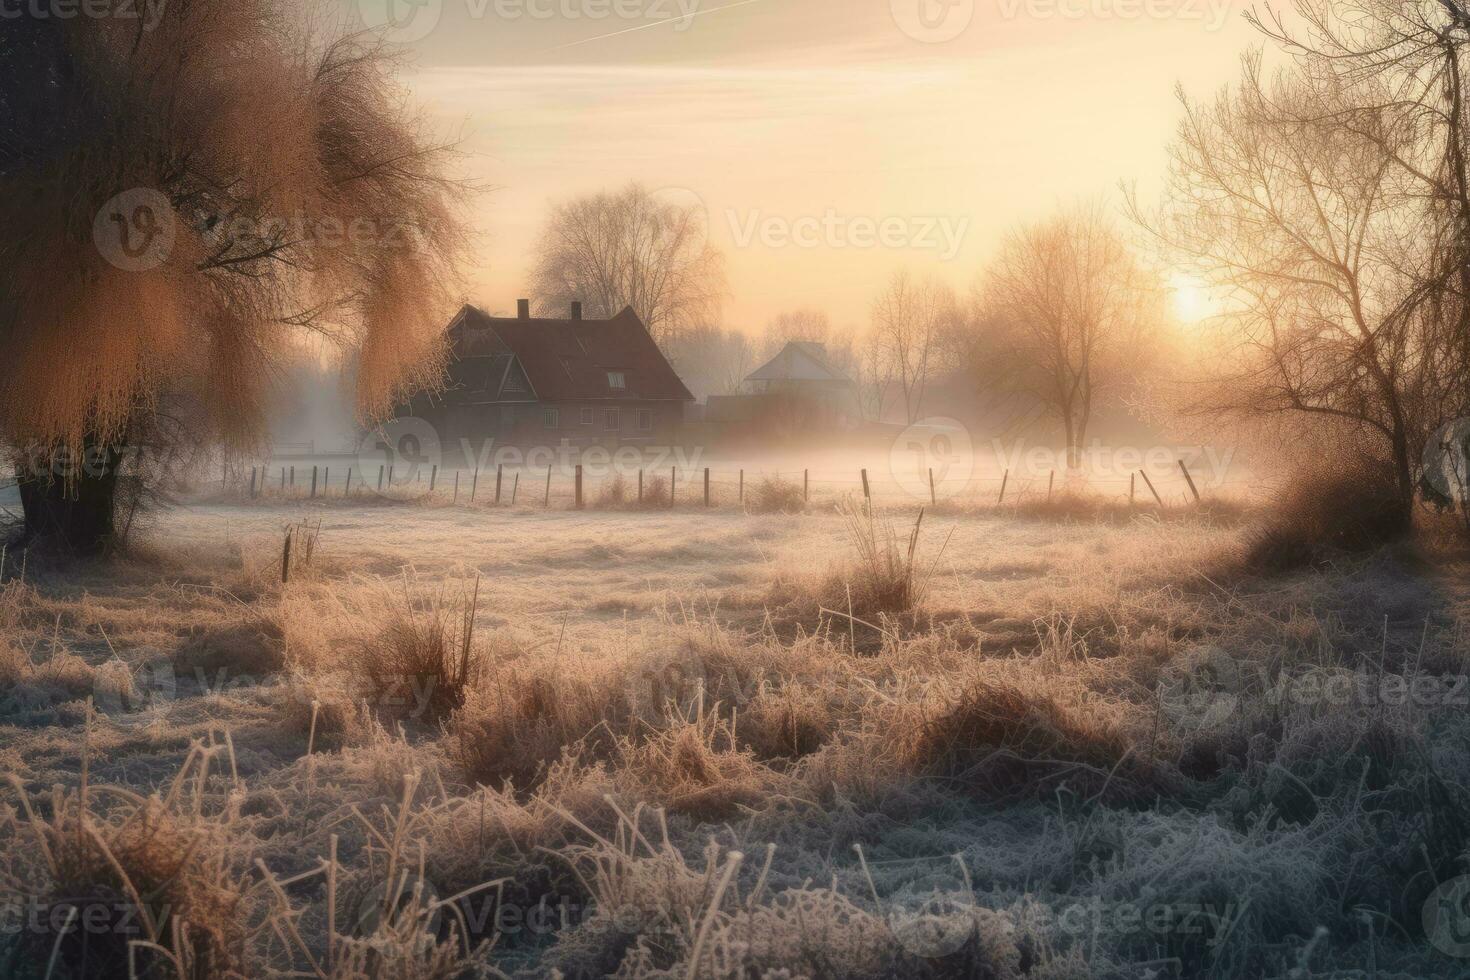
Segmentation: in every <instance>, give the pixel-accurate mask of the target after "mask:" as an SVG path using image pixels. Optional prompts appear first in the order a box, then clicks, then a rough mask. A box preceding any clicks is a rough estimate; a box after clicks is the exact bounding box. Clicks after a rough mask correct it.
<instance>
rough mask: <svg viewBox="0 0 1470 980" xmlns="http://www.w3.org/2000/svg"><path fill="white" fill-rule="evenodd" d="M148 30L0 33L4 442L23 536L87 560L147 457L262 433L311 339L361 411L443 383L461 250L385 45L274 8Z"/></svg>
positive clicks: (200, 10)
mask: <svg viewBox="0 0 1470 980" xmlns="http://www.w3.org/2000/svg"><path fill="white" fill-rule="evenodd" d="M28 9H29V8H28ZM152 18H153V20H152V21H151V22H146V23H145V22H144V21H141V20H124V19H120V18H115V17H114V18H100V19H98V18H87V17H77V18H72V19H58V18H55V17H47V16H44V15H41V16H36V15H33V14H26V15H24V16H22V17H20V18H19V19H15V20H8V21H7V22H6V26H5V29H4V32H3V33H0V365H3V367H0V444H3V446H4V447H5V449H6V451H7V452H8V454H9V455H11V456H12V457H13V462H14V465H15V469H16V472H17V475H18V478H19V482H20V489H21V501H22V506H23V510H24V515H25V532H24V533H25V536H26V538H27V539H30V540H31V541H36V540H38V539H42V540H47V541H54V542H56V543H58V544H60V545H62V546H64V547H66V548H68V549H71V550H73V551H78V552H96V551H98V550H100V549H105V548H107V547H108V546H109V545H110V544H111V543H112V542H113V540H114V539H115V535H116V533H117V528H118V520H119V509H120V500H121V498H120V495H119V474H120V473H121V472H124V471H125V467H126V466H131V465H135V463H136V460H137V459H138V458H140V457H142V458H145V459H146V458H147V453H148V452H149V451H150V450H153V449H160V447H163V446H166V445H171V446H174V447H177V446H178V445H179V444H180V440H181V439H183V440H185V442H186V443H187V444H190V445H195V446H199V445H206V444H209V445H216V444H218V445H224V446H225V447H227V449H232V450H243V449H246V448H249V447H251V446H253V445H254V443H255V442H256V441H258V440H259V439H261V438H263V432H264V429H265V419H266V408H267V404H268V402H269V397H270V392H271V390H272V382H273V379H274V377H275V375H276V373H277V370H278V368H279V367H280V365H281V363H282V362H283V361H284V360H285V359H286V358H287V357H288V356H289V355H290V353H291V352H292V351H293V350H295V349H296V348H297V347H298V346H299V345H300V344H301V343H302V342H303V340H304V339H308V338H313V337H315V338H324V339H325V341H327V342H328V343H330V344H332V345H335V347H336V348H337V349H338V350H339V351H340V352H341V353H342V355H343V357H344V358H350V360H351V361H352V363H353V364H354V369H355V384H356V404H357V409H358V412H359V414H360V415H361V416H362V417H363V418H364V420H369V419H372V418H375V417H381V416H384V415H386V414H387V413H389V412H390V411H391V409H392V406H393V405H395V404H397V403H398V402H400V401H401V400H402V399H403V398H404V397H405V396H406V395H407V394H408V393H410V392H411V391H413V390H416V389H418V388H420V387H424V386H428V385H432V384H433V383H434V382H435V381H436V379H437V378H438V377H439V376H440V373H441V367H442V358H443V349H442V339H441V335H440V331H441V329H442V325H443V324H444V323H445V322H447V320H448V316H447V313H448V311H450V309H451V308H452V302H451V299H452V296H451V294H452V292H453V286H452V283H453V281H454V279H453V273H454V269H455V266H456V265H457V260H458V257H459V253H460V250H461V248H462V245H463V242H464V237H463V233H462V228H461V225H460V222H459V214H458V210H457V207H456V204H457V201H458V190H459V187H458V185H456V184H455V183H454V182H453V181H451V180H450V179H448V178H447V177H446V175H445V165H446V156H447V153H448V149H447V147H445V146H444V145H443V144H440V143H436V142H435V141H434V140H433V139H432V138H431V136H430V135H429V134H428V132H427V130H426V128H425V126H424V125H423V124H422V122H421V121H420V120H419V119H418V118H417V117H416V116H415V114H414V113H413V112H412V111H411V110H410V109H408V108H407V107H406V104H405V100H404V98H403V96H402V93H401V91H400V89H399V87H398V85H397V83H396V81H395V68H396V65H395V57H394V55H393V53H392V52H391V51H390V50H389V49H387V48H385V47H384V46H383V45H381V44H379V43H377V41H376V39H375V38H373V37H371V36H363V35H343V34H340V33H338V34H333V35H330V36H328V35H324V34H322V33H321V32H319V31H317V30H316V29H315V28H314V26H313V24H312V23H311V22H310V21H309V20H307V19H304V18H303V15H302V11H301V8H300V5H297V4H289V3H287V2H285V0H281V2H277V0H231V2H229V3H218V2H211V0H172V2H170V3H168V4H167V5H159V6H158V7H157V9H156V10H155V11H154V12H153V14H152Z"/></svg>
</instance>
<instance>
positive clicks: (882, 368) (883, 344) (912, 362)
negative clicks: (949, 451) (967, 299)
mask: <svg viewBox="0 0 1470 980" xmlns="http://www.w3.org/2000/svg"><path fill="white" fill-rule="evenodd" d="M958 316H959V303H958V301H957V299H956V298H955V295H954V290H952V289H951V288H950V287H949V286H947V285H945V284H944V283H942V282H940V281H939V280H937V279H933V278H928V279H921V280H919V279H914V278H913V277H912V276H910V275H909V274H908V273H907V272H905V271H900V272H897V273H895V274H894V276H893V278H892V279H890V280H889V282H888V286H887V288H886V289H884V291H883V293H882V294H881V295H880V296H879V297H878V299H877V300H876V301H875V302H874V304H873V320H872V327H871V330H870V333H869V335H868V341H867V343H868V351H867V355H868V361H869V363H868V365H867V369H866V370H865V372H864V373H865V374H867V375H869V378H868V380H869V382H870V383H871V385H872V386H873V387H874V388H875V390H876V391H877V392H878V393H879V394H878V397H879V399H880V401H879V405H878V409H879V411H880V412H881V410H882V407H883V406H882V400H881V399H882V397H883V393H884V392H886V390H887V389H888V387H889V386H890V385H891V386H894V387H896V388H897V389H898V395H897V397H898V398H899V399H900V400H901V401H902V403H903V412H904V418H905V420H906V421H908V422H910V423H912V422H916V421H918V419H919V416H920V414H921V412H922V411H923V407H924V395H925V392H926V391H927V389H928V386H929V381H930V379H931V378H932V377H933V375H934V373H935V372H936V370H937V369H938V367H939V360H940V346H939V345H940V342H941V340H942V338H943V337H944V336H945V335H946V334H947V332H948V331H949V329H950V325H951V324H952V323H953V322H954V321H955V320H956V319H957V318H958Z"/></svg>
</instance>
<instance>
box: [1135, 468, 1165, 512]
mask: <svg viewBox="0 0 1470 980" xmlns="http://www.w3.org/2000/svg"><path fill="white" fill-rule="evenodd" d="M1138 475H1139V476H1141V477H1143V482H1144V483H1146V484H1148V490H1149V493H1152V494H1153V495H1154V500H1156V501H1158V504H1159V506H1160V507H1162V506H1164V498H1163V497H1160V496H1159V492H1158V491H1157V490H1155V489H1154V481H1152V480H1150V479H1149V478H1148V474H1147V473H1146V472H1144V471H1143V470H1139V471H1138Z"/></svg>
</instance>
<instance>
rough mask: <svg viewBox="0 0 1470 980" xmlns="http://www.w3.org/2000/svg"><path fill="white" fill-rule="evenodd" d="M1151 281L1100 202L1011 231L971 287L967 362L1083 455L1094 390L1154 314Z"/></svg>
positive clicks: (1111, 380) (1070, 459)
mask: <svg viewBox="0 0 1470 980" xmlns="http://www.w3.org/2000/svg"><path fill="white" fill-rule="evenodd" d="M1157 300H1158V291H1157V288H1156V284H1155V283H1154V282H1153V281H1152V280H1151V279H1150V278H1149V277H1148V276H1147V275H1146V273H1145V271H1144V270H1143V268H1142V267H1141V266H1140V264H1139V263H1138V262H1137V261H1136V260H1135V258H1134V256H1133V255H1132V253H1131V252H1130V251H1129V249H1128V247H1127V245H1126V243H1124V241H1123V240H1122V238H1121V237H1120V236H1119V235H1118V233H1117V231H1116V230H1115V229H1114V228H1113V226H1112V224H1111V223H1110V222H1109V221H1108V220H1107V217H1106V215H1105V214H1104V212H1103V209H1102V206H1101V205H1100V204H1096V203H1094V204H1088V205H1081V206H1077V207H1074V208H1072V209H1070V210H1067V211H1064V212H1062V213H1061V214H1058V215H1057V216H1056V217H1054V218H1052V219H1050V220H1048V221H1045V222H1043V223H1041V224H1036V225H1031V226H1027V227H1023V228H1020V229H1018V230H1016V231H1013V232H1011V233H1010V234H1009V235H1008V236H1007V237H1006V239H1005V241H1004V243H1003V244H1002V246H1001V250H1000V252H999V254H998V256H997V257H996V259H995V260H994V262H993V263H992V265H991V266H990V268H989V269H988V270H987V272H986V274H985V276H984V278H983V279H982V281H981V283H980V285H979V286H978V288H977V315H976V318H975V320H974V323H973V334H972V337H971V338H970V339H971V344H970V351H969V356H968V362H969V365H970V368H971V369H972V370H973V371H974V372H975V377H976V380H977V382H978V383H979V384H980V386H981V387H982V388H985V389H991V390H992V391H994V392H996V393H999V394H1001V395H1003V396H1005V397H1008V398H1026V399H1030V400H1031V401H1032V402H1033V403H1034V404H1036V405H1038V406H1040V409H1041V411H1042V412H1044V413H1048V414H1051V415H1053V416H1055V417H1056V418H1057V419H1058V420H1059V421H1060V422H1061V424H1062V429H1063V432H1064V435H1065V438H1066V445H1067V463H1068V466H1071V467H1076V466H1079V465H1080V464H1081V451H1082V446H1083V444H1084V443H1085V441H1086V438H1087V431H1088V427H1089V425H1090V424H1091V422H1092V416H1093V411H1094V409H1095V408H1096V407H1097V404H1098V400H1099V397H1100V396H1101V395H1102V394H1103V393H1104V392H1105V391H1107V390H1108V389H1109V388H1110V387H1113V386H1115V385H1117V384H1118V383H1119V382H1121V381H1122V380H1124V378H1125V377H1127V376H1128V372H1127V371H1126V370H1125V368H1124V361H1125V357H1124V352H1125V351H1128V350H1133V349H1136V343H1135V341H1136V338H1137V337H1138V336H1139V334H1140V332H1141V331H1142V330H1143V329H1144V327H1145V326H1146V324H1147V323H1148V322H1149V321H1150V320H1152V319H1153V318H1154V317H1155V316H1156V314H1155V312H1154V309H1153V308H1154V306H1155V305H1156V303H1157Z"/></svg>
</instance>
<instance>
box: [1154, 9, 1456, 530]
mask: <svg viewBox="0 0 1470 980" xmlns="http://www.w3.org/2000/svg"><path fill="white" fill-rule="evenodd" d="M1453 8H1454V5H1453V4H1445V5H1442V6H1441V9H1442V10H1444V9H1453ZM1304 9H1307V10H1308V11H1309V12H1311V13H1313V14H1314V15H1316V16H1318V17H1319V18H1321V19H1319V20H1317V21H1315V23H1316V24H1317V33H1316V34H1314V35H1313V37H1314V43H1316V44H1318V45H1320V46H1321V47H1322V49H1323V53H1321V54H1320V55H1311V56H1309V57H1306V58H1304V59H1303V60H1301V61H1299V62H1298V63H1297V66H1296V68H1295V70H1294V71H1292V72H1290V73H1286V74H1282V75H1278V76H1277V77H1276V78H1274V79H1270V80H1268V79H1267V78H1266V77H1265V76H1264V73H1263V71H1262V67H1261V61H1260V58H1259V56H1254V55H1253V56H1251V57H1249V58H1248V59H1247V60H1246V64H1245V69H1244V73H1243V76H1242V79H1241V82H1240V84H1239V85H1238V86H1237V88H1236V90H1235V91H1234V92H1233V93H1226V94H1224V95H1222V96H1221V97H1219V98H1218V99H1217V100H1216V101H1215V102H1214V103H1212V104H1205V105H1201V104H1198V103H1194V102H1192V101H1190V100H1188V99H1187V98H1186V97H1184V96H1183V95H1182V94H1181V100H1182V101H1183V102H1184V106H1185V118H1184V121H1183V122H1182V124H1181V126H1180V130H1179V135H1178V139H1177V141H1176V143H1175V146H1174V148H1173V151H1172V158H1173V163H1172V167H1171V179H1170V186H1169V194H1168V198H1167V203H1166V206H1165V208H1164V210H1163V212H1162V214H1161V215H1159V217H1158V218H1157V219H1156V220H1153V221H1152V222H1150V227H1152V228H1154V230H1155V231H1156V232H1157V233H1158V235H1159V236H1160V238H1161V239H1162V240H1163V241H1165V242H1166V243H1167V244H1168V245H1169V246H1171V247H1172V249H1173V251H1174V253H1175V254H1176V255H1177V256H1180V257H1181V261H1187V262H1190V263H1192V264H1193V266H1194V267H1195V270H1196V271H1197V273H1198V274H1200V275H1202V276H1204V277H1207V278H1208V279H1209V280H1210V281H1211V282H1213V283H1214V284H1216V286H1217V287H1220V288H1223V289H1225V290H1227V291H1228V292H1229V294H1230V295H1231V297H1232V299H1233V304H1232V305H1233V310H1234V312H1233V314H1232V315H1231V316H1230V317H1229V318H1228V320H1227V321H1226V324H1225V325H1226V326H1227V327H1228V329H1229V330H1230V335H1229V337H1228V338H1227V339H1228V341H1230V342H1229V343H1227V344H1226V345H1225V346H1224V347H1223V349H1222V356H1221V357H1220V358H1219V359H1218V361H1217V365H1216V367H1217V370H1216V371H1215V372H1214V373H1213V374H1212V376H1211V377H1210V381H1211V382H1212V383H1211V384H1210V385H1208V386H1207V387H1205V388H1204V389H1203V391H1202V393H1201V395H1200V396H1199V397H1197V398H1195V399H1194V401H1193V403H1192V404H1191V405H1190V406H1189V407H1191V408H1192V409H1194V410H1195V411H1199V412H1204V413H1219V412H1228V413H1232V414H1237V415H1240V416H1243V417H1247V418H1272V417H1278V418H1282V419H1285V420H1291V419H1298V420H1316V422H1317V424H1318V425H1319V426H1320V427H1322V428H1324V429H1327V428H1337V429H1341V428H1344V427H1346V428H1347V429H1348V430H1350V431H1352V432H1356V433H1358V434H1359V435H1361V436H1363V437H1365V439H1366V444H1367V445H1368V446H1369V447H1374V446H1376V447H1377V449H1376V450H1373V449H1371V448H1370V452H1371V453H1372V454H1373V455H1374V456H1375V457H1376V458H1377V459H1378V460H1381V461H1382V463H1383V465H1384V467H1385V470H1386V472H1387V474H1388V476H1389V477H1390V478H1391V481H1392V484H1393V486H1395V487H1396V488H1397V494H1398V499H1399V502H1400V504H1401V506H1402V508H1403V512H1404V513H1405V514H1407V512H1408V510H1409V508H1410V507H1411V506H1412V504H1413V501H1414V498H1415V495H1416V489H1417V485H1418V482H1419V479H1420V475H1421V473H1422V466H1423V453H1424V447H1425V445H1426V442H1427V440H1428V438H1429V436H1430V434H1431V433H1432V432H1433V431H1434V430H1435V429H1436V428H1438V427H1439V426H1440V425H1442V424H1443V423H1444V422H1445V421H1447V420H1450V419H1453V418H1455V417H1456V416H1457V415H1459V414H1463V413H1464V412H1465V411H1466V410H1467V406H1470V340H1467V337H1466V326H1467V320H1466V309H1467V306H1466V302H1465V300H1466V296H1465V294H1464V292H1463V291H1462V290H1463V288H1464V286H1465V285H1466V282H1465V280H1464V276H1465V263H1464V258H1465V257H1466V255H1467V253H1466V251H1465V250H1464V242H1465V241H1467V240H1470V239H1467V235H1466V229H1465V226H1464V222H1465V217H1466V215H1467V214H1470V212H1466V211H1465V210H1464V208H1463V207H1462V202H1460V201H1459V200H1457V197H1458V195H1459V193H1460V192H1459V191H1458V190H1456V189H1455V188H1456V185H1457V184H1458V183H1459V182H1460V181H1462V180H1463V171H1464V166H1463V161H1462V160H1461V159H1459V150H1458V148H1454V149H1450V150H1446V149H1445V148H1444V146H1443V143H1442V140H1443V134H1440V135H1439V136H1436V135H1435V133H1436V131H1437V130H1438V129H1439V128H1440V122H1441V121H1442V119H1443V118H1445V117H1442V116H1441V115H1440V112H1441V111H1443V110H1448V112H1449V114H1450V116H1453V115H1454V114H1455V113H1457V112H1458V108H1457V106H1458V100H1459V96H1458V94H1453V95H1451V96H1449V97H1448V98H1449V103H1448V104H1445V103H1444V102H1443V101H1441V100H1442V99H1443V98H1444V96H1442V95H1441V94H1440V86H1439V85H1438V84H1436V85H1432V86H1428V87H1424V86H1420V85H1417V84H1416V82H1415V80H1416V79H1417V77H1418V72H1419V71H1420V70H1422V69H1425V68H1429V69H1431V70H1433V71H1434V72H1435V73H1438V74H1441V81H1442V82H1443V81H1446V79H1445V78H1444V77H1443V74H1442V72H1443V71H1449V72H1450V75H1451V76H1454V75H1455V73H1457V72H1458V54H1456V56H1455V57H1453V58H1451V59H1450V60H1451V62H1453V63H1454V64H1455V67H1454V68H1453V69H1450V68H1449V67H1448V65H1447V64H1446V63H1443V62H1441V61H1439V58H1438V54H1437V52H1440V50H1441V49H1440V45H1439V42H1438V41H1437V40H1436V39H1435V38H1432V37H1427V36H1426V37H1423V38H1421V40H1422V42H1423V43H1422V45H1419V46H1417V47H1416V46H1413V45H1411V46H1410V49H1411V52H1399V53H1397V54H1395V53H1394V52H1393V50H1392V45H1391V44H1389V43H1388V42H1387V41H1385V44H1386V45H1387V46H1385V47H1381V48H1380V49H1378V50H1377V51H1376V52H1369V51H1368V50H1366V49H1365V50H1362V51H1361V52H1359V53H1358V54H1356V55H1354V54H1350V53H1345V49H1343V48H1341V47H1339V46H1338V41H1336V40H1333V38H1335V37H1337V35H1335V34H1332V33H1330V31H1331V30H1332V29H1334V28H1335V27H1340V26H1341V22H1334V21H1333V20H1332V17H1333V16H1335V15H1328V14H1326V13H1325V12H1324V11H1322V10H1320V9H1318V8H1316V6H1315V5H1304ZM1388 10H1389V8H1388V6H1387V5H1380V4H1376V3H1371V4H1364V5H1363V9H1361V10H1360V11H1359V12H1360V13H1364V12H1366V13H1367V14H1368V17H1367V19H1366V20H1364V21H1362V22H1360V25H1359V26H1362V25H1363V24H1367V25H1369V26H1370V27H1371V26H1372V25H1374V24H1375V23H1376V24H1377V27H1378V28H1380V29H1383V30H1385V31H1387V34H1386V35H1385V38H1387V37H1389V36H1391V35H1395V34H1396V32H1397V31H1398V30H1399V29H1400V27H1402V26H1403V25H1401V24H1398V23H1397V22H1396V21H1395V22H1394V23H1393V24H1392V25H1390V26H1385V24H1384V22H1383V21H1381V20H1380V21H1377V22H1375V21H1373V19H1372V18H1373V17H1374V16H1378V15H1382V14H1384V12H1386V11H1388ZM1427 13H1428V11H1427V9H1424V8H1421V9H1420V10H1419V14H1420V15H1421V16H1422V15H1426V14H1427ZM1456 24H1458V25H1459V27H1458V28H1457V27H1456ZM1442 27H1443V28H1444V29H1445V30H1447V31H1455V30H1458V31H1459V32H1460V33H1461V37H1462V38H1463V30H1464V22H1463V20H1459V19H1450V20H1445V21H1444V23H1443V24H1442ZM1354 30H1355V31H1356V30H1357V28H1354ZM1283 37H1284V35H1283ZM1283 43H1285V44H1287V46H1288V47H1290V48H1292V49H1293V50H1296V51H1298V52H1300V51H1303V50H1307V49H1305V48H1303V47H1301V42H1296V41H1291V40H1283ZM1354 43H1357V44H1369V43H1371V38H1366V39H1365V38H1364V37H1362V36H1356V40H1355V42H1354ZM1426 54H1428V55H1429V57H1428V60H1427V61H1426V60H1424V56H1425V55H1426ZM1447 84H1448V87H1449V88H1450V89H1454V88H1456V87H1457V85H1458V83H1457V82H1456V81H1454V79H1453V77H1452V78H1450V79H1449V80H1448V82H1447ZM1429 104H1434V105H1436V106H1438V109H1437V110H1436V111H1433V112H1430V111H1426V106H1427V105H1429ZM1429 120H1435V121H1434V122H1433V123H1431V122H1429ZM1461 135H1462V136H1463V134H1461ZM1456 142H1458V138H1457V140H1456ZM1457 171H1458V172H1459V175H1460V176H1458V177H1457V176H1456V172H1457Z"/></svg>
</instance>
